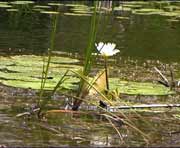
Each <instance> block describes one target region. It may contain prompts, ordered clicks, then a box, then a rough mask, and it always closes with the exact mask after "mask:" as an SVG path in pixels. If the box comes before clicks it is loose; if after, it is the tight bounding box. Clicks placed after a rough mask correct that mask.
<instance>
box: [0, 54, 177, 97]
mask: <svg viewBox="0 0 180 148" xmlns="http://www.w3.org/2000/svg"><path fill="white" fill-rule="evenodd" d="M42 59H43V57H42V56H34V55H21V56H10V57H0V61H1V63H0V82H1V83H3V84H5V85H9V86H14V87H21V88H33V89H40V85H41V75H42V67H43V60H42ZM46 60H47V59H46ZM77 62H79V61H78V60H77V59H72V58H67V57H59V56H53V57H52V61H51V63H50V69H49V73H48V78H47V83H46V85H45V89H47V90H52V89H53V88H54V87H55V86H56V84H57V83H58V81H59V80H60V78H61V77H62V76H63V75H64V73H65V72H66V71H67V70H68V69H71V70H79V69H81V68H82V67H81V66H79V65H77V64H76V63H77ZM4 69H5V70H4ZM109 81H110V89H112V90H115V89H116V88H118V90H119V92H120V93H126V94H133V95H134V94H140V95H167V94H173V93H174V92H172V91H170V90H169V89H168V88H166V87H164V86H162V85H159V84H153V83H145V82H144V83H142V82H130V81H129V82H128V81H122V80H120V79H119V78H110V79H109ZM78 82H79V78H77V76H76V75H75V74H73V73H69V74H68V77H67V80H66V81H65V82H64V83H63V84H62V88H65V89H68V90H69V89H73V90H74V89H76V88H77V87H78V85H77V83H78Z"/></svg>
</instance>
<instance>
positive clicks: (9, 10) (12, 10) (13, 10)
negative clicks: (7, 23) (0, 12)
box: [6, 9, 18, 12]
mask: <svg viewBox="0 0 180 148" xmlns="http://www.w3.org/2000/svg"><path fill="white" fill-rule="evenodd" d="M6 11H8V12H17V11H18V9H6Z"/></svg>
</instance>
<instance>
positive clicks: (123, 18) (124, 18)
mask: <svg viewBox="0 0 180 148" xmlns="http://www.w3.org/2000/svg"><path fill="white" fill-rule="evenodd" d="M116 18H117V19H120V20H129V19H130V18H129V17H125V16H117V17H116Z"/></svg>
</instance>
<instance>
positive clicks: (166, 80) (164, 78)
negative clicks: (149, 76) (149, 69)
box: [154, 67, 169, 86]
mask: <svg viewBox="0 0 180 148" xmlns="http://www.w3.org/2000/svg"><path fill="white" fill-rule="evenodd" d="M154 69H155V70H156V71H157V72H158V73H159V75H160V76H161V78H162V79H163V80H164V81H165V83H166V84H167V85H168V86H169V81H168V79H167V78H166V77H165V76H164V75H163V74H162V73H161V71H160V70H159V69H157V67H154Z"/></svg>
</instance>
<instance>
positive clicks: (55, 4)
mask: <svg viewBox="0 0 180 148" xmlns="http://www.w3.org/2000/svg"><path fill="white" fill-rule="evenodd" d="M48 5H50V6H63V5H64V4H61V3H48Z"/></svg>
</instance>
